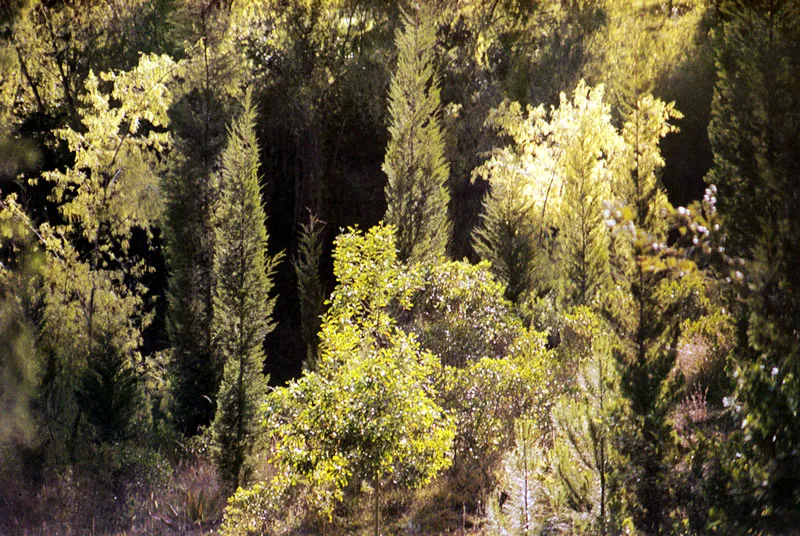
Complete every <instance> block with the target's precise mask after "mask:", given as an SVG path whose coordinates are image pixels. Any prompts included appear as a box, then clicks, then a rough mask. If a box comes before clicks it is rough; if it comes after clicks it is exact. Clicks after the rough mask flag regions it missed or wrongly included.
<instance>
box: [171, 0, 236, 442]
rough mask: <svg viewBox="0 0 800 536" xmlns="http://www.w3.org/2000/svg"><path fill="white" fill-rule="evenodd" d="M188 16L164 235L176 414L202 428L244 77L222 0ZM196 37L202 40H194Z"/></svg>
mask: <svg viewBox="0 0 800 536" xmlns="http://www.w3.org/2000/svg"><path fill="white" fill-rule="evenodd" d="M188 4H189V5H188V6H187V9H186V10H185V13H183V15H184V19H185V20H183V22H184V23H185V24H184V25H185V26H188V27H190V28H191V29H192V31H191V33H190V37H189V39H190V40H191V41H188V42H190V43H191V45H190V46H189V47H188V50H187V55H188V56H189V59H188V60H187V61H186V62H185V64H184V71H183V72H184V80H183V84H182V86H181V87H180V92H181V95H180V98H179V99H177V100H176V102H175V103H174V104H173V106H172V108H171V111H170V115H171V117H172V120H173V130H174V132H175V151H174V152H173V153H172V155H171V163H170V170H169V173H168V174H167V176H166V178H165V180H164V187H165V190H166V192H167V203H166V226H165V233H164V234H165V242H166V257H167V261H168V265H169V268H170V276H169V291H168V294H167V330H168V333H169V338H170V343H171V344H172V349H171V352H170V359H169V368H170V377H171V387H172V401H173V407H172V416H173V420H174V422H175V426H176V428H177V429H178V430H179V431H181V432H184V433H186V434H190V435H191V434H195V433H197V431H198V429H199V428H200V427H201V426H206V425H208V424H209V423H210V422H211V420H212V418H213V416H214V401H213V400H214V397H215V396H216V393H217V391H218V389H219V382H220V380H221V378H222V368H223V365H224V363H222V362H220V361H218V360H216V359H215V355H214V348H213V344H212V334H211V319H212V314H213V297H214V276H213V261H214V228H213V226H212V211H213V208H214V206H215V204H216V202H217V197H218V195H219V192H218V189H219V185H218V184H217V176H218V169H217V167H218V160H219V155H220V153H221V151H222V148H223V146H224V143H225V125H226V124H228V123H229V119H230V117H231V113H232V111H231V109H232V104H233V103H234V102H235V101H236V99H235V96H236V95H238V93H239V89H238V84H237V81H239V80H241V78H242V73H241V65H242V64H243V62H242V59H241V57H240V54H239V53H237V52H236V51H235V50H234V49H233V47H232V40H231V37H230V35H229V34H228V29H229V28H228V26H229V20H228V19H229V16H228V14H227V12H226V10H225V9H223V8H222V6H221V5H219V3H218V2H213V1H210V0H205V1H200V2H189V3H188ZM195 41H196V42H195Z"/></svg>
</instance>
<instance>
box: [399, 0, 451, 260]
mask: <svg viewBox="0 0 800 536" xmlns="http://www.w3.org/2000/svg"><path fill="white" fill-rule="evenodd" d="M435 42H436V31H435V27H434V25H433V21H432V14H431V13H430V11H429V10H428V9H427V8H425V7H420V8H417V9H414V10H413V11H411V12H406V13H405V14H404V15H403V28H402V30H400V31H398V33H397V36H396V44H397V50H398V60H397V69H396V71H395V74H394V76H393V77H392V83H391V88H390V90H389V115H390V116H391V126H390V127H389V134H390V140H389V145H388V147H387V148H386V158H385V160H384V163H383V172H384V173H386V176H387V178H388V182H387V184H386V204H387V208H386V223H388V224H391V225H394V226H395V227H396V228H397V247H398V250H399V252H400V258H401V259H402V260H421V259H424V258H427V257H437V256H439V257H441V256H443V255H444V254H445V253H446V249H447V242H448V239H449V237H450V231H451V229H450V228H451V224H450V220H449V219H448V217H447V205H448V203H449V201H450V193H449V192H448V189H447V185H446V183H447V178H448V175H449V173H450V167H449V165H448V163H447V161H446V160H445V157H444V140H443V136H442V129H441V126H440V105H441V102H440V88H439V80H438V75H437V73H436V68H435V66H434V55H433V48H434V45H435Z"/></svg>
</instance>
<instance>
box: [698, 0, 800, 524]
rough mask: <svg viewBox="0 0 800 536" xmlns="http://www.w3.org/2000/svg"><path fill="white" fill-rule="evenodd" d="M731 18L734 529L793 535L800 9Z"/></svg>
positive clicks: (748, 8) (723, 143) (727, 205)
mask: <svg viewBox="0 0 800 536" xmlns="http://www.w3.org/2000/svg"><path fill="white" fill-rule="evenodd" d="M721 14H722V18H723V24H722V26H721V28H720V31H719V34H718V40H717V43H716V48H717V51H716V53H717V57H716V60H717V61H716V65H717V69H718V70H717V83H716V86H715V89H714V98H713V101H712V118H711V123H710V125H709V129H708V133H709V138H710V140H711V145H712V149H713V152H714V165H713V167H712V169H711V171H710V172H709V174H708V177H707V181H708V182H709V183H711V184H715V185H716V186H717V187H718V188H719V207H720V212H722V214H723V216H724V217H725V218H726V219H725V222H726V226H727V227H728V230H729V233H730V249H731V250H732V252H733V253H734V255H737V256H740V257H742V258H744V259H745V261H746V266H745V269H743V271H744V272H745V273H746V275H747V287H745V288H743V291H744V295H745V297H746V299H745V300H744V302H745V307H744V310H743V315H742V320H743V322H742V326H743V329H742V330H741V332H740V333H741V340H740V344H739V348H740V351H739V355H738V363H737V373H736V381H737V386H736V391H735V394H736V396H735V399H736V402H735V403H734V404H731V407H732V408H734V409H735V413H736V418H737V429H738V430H739V432H738V434H740V435H741V437H740V438H739V439H740V440H741V441H742V443H739V444H738V446H737V452H739V453H741V454H742V455H741V456H738V457H736V458H733V457H731V458H733V459H732V460H731V465H730V470H731V476H732V479H731V485H732V489H731V490H730V491H731V497H732V498H733V499H734V500H733V501H731V502H730V504H729V505H730V506H732V508H731V511H730V512H728V514H729V519H730V520H731V521H734V522H738V523H741V525H739V526H738V527H735V528H734V527H731V528H730V529H729V530H730V532H739V531H742V530H743V529H745V528H747V529H749V530H752V531H753V532H761V531H764V532H766V533H784V532H787V531H788V532H791V530H792V529H794V528H796V527H797V526H798V524H800V512H799V511H798V508H797V505H798V504H800V456H798V451H799V450H800V427H798V424H797V422H798V421H797V414H798V407H800V380H798V378H800V330H798V326H800V212H799V211H798V206H799V205H800V180H798V177H800V138H798V135H797V133H798V131H800V111H799V110H800V96H798V92H797V80H798V79H800V5H798V3H797V2H795V1H791V0H789V1H787V0H752V1H744V0H738V1H734V0H730V1H726V2H722V9H721ZM737 520H738V521H737Z"/></svg>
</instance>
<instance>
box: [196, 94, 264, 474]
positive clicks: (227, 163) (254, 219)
mask: <svg viewBox="0 0 800 536" xmlns="http://www.w3.org/2000/svg"><path fill="white" fill-rule="evenodd" d="M255 119H256V112H255V108H254V107H253V105H252V103H251V101H250V94H249V93H248V94H247V95H246V96H245V99H244V110H243V111H242V114H241V115H240V116H239V117H238V118H237V119H236V120H235V121H234V122H233V125H232V126H231V128H230V131H229V134H228V145H227V147H226V148H225V151H224V152H223V155H222V173H221V177H220V182H221V184H220V189H221V192H220V206H219V209H218V211H217V212H216V214H215V219H214V223H215V231H216V240H215V247H214V278H215V280H216V282H217V284H216V289H215V292H214V315H213V322H212V331H213V334H214V339H215V349H216V352H218V359H219V360H220V361H222V362H224V363H225V369H224V373H223V378H222V384H221V386H220V389H219V394H218V396H217V413H216V416H215V417H214V422H213V437H214V446H215V447H214V460H215V462H216V464H217V467H218V469H219V472H220V475H221V477H222V479H223V481H224V482H225V483H226V485H228V486H230V487H232V488H235V487H236V486H238V485H239V484H241V483H242V481H243V479H244V478H245V477H246V470H245V471H243V469H246V462H247V458H248V455H249V453H250V451H251V449H252V446H253V439H254V434H255V430H256V427H257V426H258V416H257V409H258V405H259V404H260V403H261V401H262V400H263V398H264V397H265V396H266V378H265V377H264V374H263V366H264V350H263V346H262V345H263V344H264V337H265V336H266V335H267V334H268V333H269V332H270V331H272V329H273V328H274V324H273V322H272V311H273V308H274V306H275V298H274V297H270V291H271V290H272V286H273V282H272V274H273V272H274V269H275V266H276V265H277V262H278V261H279V258H278V257H269V256H268V255H267V239H268V235H267V228H266V225H265V215H264V209H263V207H262V205H261V186H260V184H259V176H258V167H259V161H258V146H257V141H256V136H255V127H254V124H255Z"/></svg>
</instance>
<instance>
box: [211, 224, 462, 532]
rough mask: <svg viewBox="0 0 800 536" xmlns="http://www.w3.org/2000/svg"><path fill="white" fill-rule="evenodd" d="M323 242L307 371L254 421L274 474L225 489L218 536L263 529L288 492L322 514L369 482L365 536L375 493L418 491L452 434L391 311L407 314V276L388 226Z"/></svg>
mask: <svg viewBox="0 0 800 536" xmlns="http://www.w3.org/2000/svg"><path fill="white" fill-rule="evenodd" d="M334 247H335V249H334V275H335V276H336V278H337V286H336V288H335V289H334V291H333V293H332V296H331V304H330V308H329V310H328V312H327V313H326V314H325V317H324V320H323V325H322V330H321V332H320V334H321V340H320V355H319V361H318V368H317V370H316V371H313V372H311V371H306V372H305V373H304V375H303V377H302V378H300V379H299V380H296V381H293V382H291V383H290V384H289V385H287V386H286V387H282V388H278V389H276V390H275V391H274V392H272V393H271V394H270V395H269V399H268V403H267V406H266V408H267V415H266V418H265V419H264V422H265V426H266V428H267V430H266V431H267V435H268V437H270V438H271V441H272V443H273V445H274V450H273V452H272V463H273V464H274V465H275V468H276V473H277V474H276V477H275V478H274V479H273V480H272V481H271V482H270V484H269V486H267V487H261V486H255V487H254V488H253V489H252V490H248V491H243V492H241V493H239V494H237V496H236V498H234V499H233V500H232V502H231V506H230V507H229V509H228V513H227V516H226V522H225V523H224V526H223V530H224V531H225V533H226V534H240V533H243V532H244V530H243V527H259V528H258V529H256V530H262V531H263V530H264V528H265V527H264V525H265V524H266V525H267V526H268V527H270V528H271V527H272V526H273V525H276V524H278V523H280V517H281V515H280V514H281V512H284V511H285V508H286V504H287V501H291V500H292V498H293V497H297V496H298V495H299V496H300V497H303V496H305V498H306V504H307V507H308V508H310V509H312V510H313V511H315V512H317V513H319V514H321V515H324V516H326V517H327V516H330V515H331V514H332V513H333V511H334V507H335V505H336V504H337V503H338V502H339V501H341V500H342V499H343V498H344V496H345V493H347V492H348V490H353V489H356V490H357V489H359V487H358V486H355V485H354V484H356V483H360V482H364V483H366V484H368V485H369V486H371V487H372V494H373V500H374V506H373V508H374V511H373V514H374V523H375V527H374V529H375V534H376V535H377V534H379V531H380V515H379V514H380V500H381V492H382V490H385V489H386V487H387V486H389V485H399V486H402V487H415V486H419V485H423V484H425V483H427V482H429V481H430V480H431V479H432V478H433V477H434V476H435V475H436V474H437V473H438V472H439V471H441V470H442V469H445V468H446V467H447V466H448V465H449V464H450V456H449V452H450V447H451V444H452V441H453V436H454V429H453V425H452V423H451V422H450V420H449V419H448V418H447V417H446V416H445V415H444V413H443V411H442V409H441V407H439V405H438V404H437V403H436V401H435V398H434V390H433V389H434V385H433V382H434V378H435V377H436V375H437V373H438V369H439V365H438V360H437V359H436V358H435V357H434V356H433V355H432V354H430V353H429V352H426V351H423V350H421V349H420V347H419V344H418V343H417V342H416V340H415V338H414V337H413V336H412V335H409V334H407V333H405V332H403V330H401V329H400V328H399V327H398V326H397V324H396V322H395V321H394V320H393V318H392V315H391V312H392V311H393V309H394V308H396V307H398V306H400V307H410V305H411V303H410V300H411V295H412V291H413V289H414V288H416V287H418V286H419V276H418V274H416V273H415V271H414V270H413V269H412V270H409V269H408V268H407V267H405V266H403V265H402V264H401V263H399V262H398V261H397V252H396V247H395V239H394V236H393V230H392V228H390V227H383V226H380V227H375V228H373V229H371V230H370V231H368V232H367V233H366V234H363V235H362V234H361V233H358V232H356V231H353V230H350V231H349V232H347V233H344V234H342V235H340V236H339V237H338V238H337V239H336V241H335V244H334ZM298 489H299V490H302V491H301V492H298ZM250 508H254V509H253V510H250ZM265 514H266V515H267V516H274V519H269V518H264V517H263V516H264V515H265ZM321 517H322V516H321ZM254 519H255V520H258V521H256V522H254Z"/></svg>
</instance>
